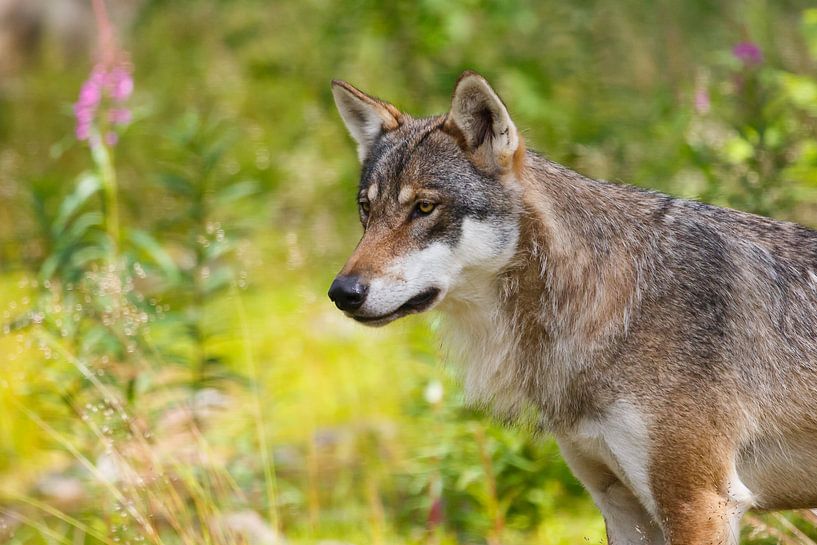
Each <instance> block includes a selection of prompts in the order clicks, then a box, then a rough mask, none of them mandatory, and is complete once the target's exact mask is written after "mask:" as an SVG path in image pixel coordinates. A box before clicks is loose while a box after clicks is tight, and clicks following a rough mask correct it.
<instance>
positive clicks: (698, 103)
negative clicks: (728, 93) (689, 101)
mask: <svg viewBox="0 0 817 545" xmlns="http://www.w3.org/2000/svg"><path fill="white" fill-rule="evenodd" d="M710 106H711V103H710V100H709V91H707V89H706V87H699V88H698V89H696V90H695V111H696V112H698V113H699V114H706V113H709V108H710Z"/></svg>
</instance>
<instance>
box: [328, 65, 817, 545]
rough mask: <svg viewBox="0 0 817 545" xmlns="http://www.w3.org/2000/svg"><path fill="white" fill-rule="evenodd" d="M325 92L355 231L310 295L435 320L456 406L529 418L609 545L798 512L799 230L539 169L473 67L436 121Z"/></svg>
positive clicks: (712, 535) (359, 313)
mask: <svg viewBox="0 0 817 545" xmlns="http://www.w3.org/2000/svg"><path fill="white" fill-rule="evenodd" d="M332 91H333V94H334V97H335V102H336V103H337V106H338V109H339V111H340V114H341V117H342V118H343V120H344V121H345V123H346V126H347V128H348V130H349V132H350V133H351V135H352V137H353V138H354V140H355V141H356V142H357V147H358V157H359V158H360V161H361V163H362V172H361V177H360V188H359V191H358V194H357V199H358V204H359V209H360V221H361V223H362V224H363V229H364V234H363V238H362V239H361V240H360V243H359V244H358V246H357V248H356V249H355V250H354V252H353V253H352V255H351V257H350V258H349V260H348V261H347V262H346V264H345V266H344V267H343V269H342V270H341V272H340V273H339V275H338V276H337V277H336V279H335V281H334V282H333V284H332V286H331V288H330V291H329V296H330V298H331V299H332V300H333V301H334V302H335V303H336V305H337V306H338V307H339V308H340V309H341V310H343V311H344V312H345V313H346V314H347V315H348V316H349V317H351V318H353V319H355V320H357V321H358V322H361V323H364V324H369V325H383V324H387V323H389V322H391V321H393V320H395V319H397V318H399V317H401V316H405V315H408V314H413V313H418V312H422V311H426V310H429V309H432V308H436V309H439V310H440V311H442V313H443V315H444V324H445V328H444V333H443V341H444V345H445V346H446V347H447V348H448V350H449V351H450V354H451V355H452V358H453V359H455V360H456V361H459V362H461V367H462V374H463V380H464V384H465V390H466V394H467V396H468V398H469V399H470V400H471V401H472V402H473V403H476V404H483V405H486V406H488V407H491V408H492V410H493V411H494V412H495V413H496V414H497V415H498V416H500V417H501V418H509V419H513V418H514V417H515V416H517V415H519V414H521V413H522V411H530V410H531V409H533V410H535V414H536V415H537V419H538V422H539V425H541V428H542V429H544V430H547V431H549V432H551V433H552V434H553V435H554V436H555V438H556V440H557V441H558V444H559V446H560V448H561V452H562V454H563V456H564V458H565V460H566V461H567V462H568V464H569V466H570V467H571V469H572V471H573V472H574V473H575V475H576V477H578V478H579V479H580V480H581V481H582V483H583V484H584V485H585V487H586V488H587V490H588V491H589V493H590V494H591V496H592V497H593V500H594V501H595V503H596V504H597V505H598V507H599V509H600V510H601V512H602V514H603V516H604V519H605V523H606V526H607V535H608V539H609V542H610V543H612V544H615V545H622V544H631V543H649V544H653V545H654V544H662V543H670V544H673V545H678V544H684V545H698V544H736V543H738V537H739V521H740V519H741V516H742V515H743V514H744V513H745V512H746V510H748V509H750V508H757V509H788V508H800V507H814V506H817V232H815V231H812V230H809V229H807V228H805V227H801V226H799V225H795V224H792V223H784V222H781V221H775V220H772V219H768V218H764V217H760V216H756V215H752V214H748V213H744V212H740V211H736V210H728V209H724V208H718V207H715V206H709V205H706V204H702V203H699V202H693V201H688V200H682V199H676V198H673V197H670V196H667V195H663V194H661V193H656V192H652V191H644V190H641V189H637V188H635V187H630V186H626V185H618V184H612V183H607V182H603V181H596V180H591V179H588V178H586V177H584V176H582V175H580V174H577V173H576V172H573V171H571V170H569V169H567V168H565V167H563V166H561V165H558V164H556V163H553V162H551V161H549V160H547V159H546V158H544V157H543V156H541V155H539V154H537V153H535V152H533V151H530V150H528V149H526V147H525V144H524V142H523V138H522V136H521V135H520V132H519V130H518V129H517V128H516V125H515V124H514V122H513V120H512V119H511V117H510V115H509V113H508V110H507V108H506V107H505V105H504V104H503V102H502V101H501V100H500V98H499V96H498V95H497V94H496V92H495V91H494V90H493V89H492V88H491V87H490V85H489V84H488V83H487V82H486V80H485V79H484V78H482V77H481V76H479V75H478V74H475V73H473V72H466V73H465V74H463V75H462V77H460V79H459V81H458V82H457V84H456V87H455V89H454V93H453V99H452V103H451V109H450V111H449V112H448V113H446V114H445V115H439V116H434V117H426V118H417V119H415V118H413V117H411V116H409V115H408V114H405V113H403V112H401V111H399V110H398V109H397V108H395V107H394V106H393V105H391V104H388V103H386V102H384V101H382V100H379V99H377V98H374V97H372V96H369V95H367V94H365V93H363V92H361V91H359V90H357V89H356V88H354V87H352V86H351V85H349V84H348V83H345V82H341V81H335V82H333V84H332Z"/></svg>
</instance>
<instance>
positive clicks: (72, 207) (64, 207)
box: [52, 172, 102, 235]
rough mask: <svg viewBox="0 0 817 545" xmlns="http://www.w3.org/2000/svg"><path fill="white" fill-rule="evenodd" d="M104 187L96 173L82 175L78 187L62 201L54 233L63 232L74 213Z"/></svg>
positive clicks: (53, 227) (54, 225)
mask: <svg viewBox="0 0 817 545" xmlns="http://www.w3.org/2000/svg"><path fill="white" fill-rule="evenodd" d="M101 188H102V182H101V181H100V179H99V177H98V176H97V175H96V174H93V173H90V172H86V173H85V174H83V175H81V176H80V178H79V182H78V183H77V187H76V189H74V191H73V193H71V194H69V195H68V196H67V197H65V199H63V201H62V203H60V208H59V212H58V213H57V218H56V219H55V220H54V224H53V225H52V232H53V233H54V235H58V234H59V233H61V232H62V231H63V230H64V229H65V226H66V225H67V224H68V222H69V221H70V220H71V217H72V216H73V215H74V213H75V212H76V211H77V209H79V207H81V206H82V205H83V204H85V202H86V201H87V200H88V198H90V197H91V195H93V194H94V193H96V192H97V191H99V190H100V189H101Z"/></svg>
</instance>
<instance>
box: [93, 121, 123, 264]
mask: <svg viewBox="0 0 817 545" xmlns="http://www.w3.org/2000/svg"><path fill="white" fill-rule="evenodd" d="M95 140H96V142H94V143H93V144H92V145H91V152H92V153H93V157H94V162H96V164H97V167H98V168H99V176H100V179H101V180H102V199H103V203H102V206H103V214H104V217H105V231H106V232H107V233H108V238H110V240H111V244H112V245H113V253H114V254H116V253H117V251H118V248H119V203H118V199H117V183H116V170H115V169H114V167H113V151H112V150H111V149H110V148H109V147H108V145H107V144H106V143H105V142H104V141H103V140H102V139H101V138H99V137H97V138H96V139H95Z"/></svg>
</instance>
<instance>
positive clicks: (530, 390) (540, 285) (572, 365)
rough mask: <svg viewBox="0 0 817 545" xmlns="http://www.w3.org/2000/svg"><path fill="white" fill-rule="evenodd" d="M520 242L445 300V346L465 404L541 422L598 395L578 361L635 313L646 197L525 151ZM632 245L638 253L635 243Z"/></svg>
mask: <svg viewBox="0 0 817 545" xmlns="http://www.w3.org/2000/svg"><path fill="white" fill-rule="evenodd" d="M516 181H517V183H519V185H520V186H521V192H520V203H519V206H520V213H519V241H518V245H517V251H516V254H515V256H514V258H513V259H512V261H511V262H510V263H509V264H508V266H507V267H506V268H505V269H504V270H503V271H502V272H501V273H500V274H499V275H491V276H490V277H487V276H481V277H480V276H479V275H478V274H477V273H471V274H474V278H472V279H469V282H468V285H469V286H472V288H471V289H470V290H469V292H468V293H467V294H459V295H458V296H457V297H455V298H452V299H453V300H452V301H451V302H448V303H447V304H446V307H445V309H444V310H446V313H447V314H448V316H449V320H447V325H448V331H447V335H446V337H445V344H446V346H447V347H448V348H449V350H450V352H451V356H452V358H453V359H455V360H459V361H461V362H462V365H463V372H464V375H465V387H466V394H467V396H468V398H469V400H470V401H472V402H474V403H477V404H484V405H489V406H490V407H491V408H492V410H494V411H495V412H496V413H497V414H498V415H499V416H502V417H506V418H514V417H515V416H516V415H518V414H519V413H520V411H522V410H524V409H527V408H529V407H532V408H534V409H535V410H537V411H538V412H539V413H540V414H541V417H542V418H543V422H542V424H543V425H545V426H546V427H549V428H554V429H555V428H562V427H565V426H569V425H570V424H571V423H572V422H573V421H575V420H576V419H577V418H579V417H581V416H582V415H583V414H585V413H587V412H589V411H594V410H595V405H596V404H597V403H602V402H603V400H597V399H593V397H594V396H593V395H592V394H591V391H592V389H591V388H588V387H586V386H584V385H585V384H587V383H588V381H590V380H593V377H591V376H589V375H590V373H589V371H588V368H589V366H588V363H589V361H590V359H591V358H592V359H593V360H594V361H596V362H598V361H599V358H602V359H604V357H605V354H608V353H610V352H612V351H614V350H615V345H616V339H618V338H621V337H622V336H624V335H625V334H626V331H627V328H628V325H629V323H630V321H631V320H632V319H633V314H634V313H636V312H637V311H638V304H639V296H640V289H639V287H640V286H641V285H643V281H644V276H645V275H647V274H649V273H650V271H649V267H648V266H647V265H646V264H645V263H644V260H643V259H642V255H643V254H644V249H645V248H648V247H649V245H650V243H651V241H650V239H649V237H648V233H647V230H646V229H644V227H643V225H644V222H645V220H647V221H648V220H649V217H648V216H649V213H648V214H647V217H644V218H634V217H632V210H634V209H636V210H644V211H645V212H648V210H647V209H653V210H654V209H655V207H654V206H646V207H645V206H633V204H634V203H633V201H634V200H636V201H648V202H650V204H654V203H655V201H656V197H655V196H654V195H652V194H648V193H643V192H640V191H637V190H634V189H632V188H624V187H619V186H615V185H612V184H606V183H602V182H596V181H593V180H589V179H587V178H584V177H582V176H580V175H579V174H576V173H575V172H572V171H570V170H567V169H565V168H564V167H561V166H559V165H556V164H554V163H551V162H549V161H547V160H545V159H543V158H541V157H539V156H538V155H535V154H532V153H528V154H527V157H526V161H525V164H524V167H523V169H522V172H521V175H520V176H518V178H517V180H516ZM639 249H640V250H639Z"/></svg>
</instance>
